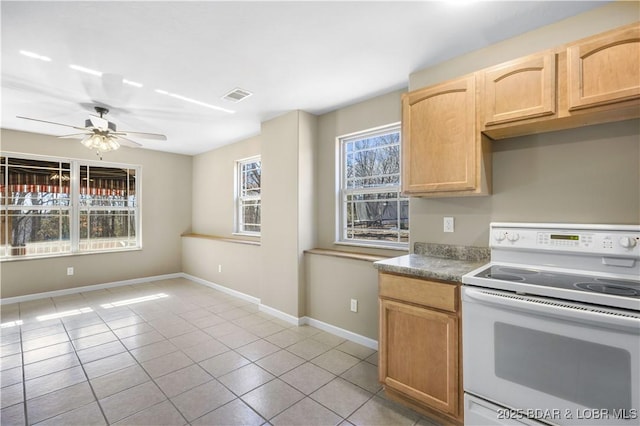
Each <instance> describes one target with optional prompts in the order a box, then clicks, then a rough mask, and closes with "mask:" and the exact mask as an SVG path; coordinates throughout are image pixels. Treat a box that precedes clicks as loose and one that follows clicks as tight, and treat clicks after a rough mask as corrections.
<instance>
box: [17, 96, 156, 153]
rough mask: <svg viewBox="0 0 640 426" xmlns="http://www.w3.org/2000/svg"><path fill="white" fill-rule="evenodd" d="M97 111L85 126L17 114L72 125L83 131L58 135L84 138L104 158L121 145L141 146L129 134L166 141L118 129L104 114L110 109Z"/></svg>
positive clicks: (44, 121)
mask: <svg viewBox="0 0 640 426" xmlns="http://www.w3.org/2000/svg"><path fill="white" fill-rule="evenodd" d="M94 109H95V111H96V113H98V114H99V116H97V115H93V114H89V118H88V119H86V120H85V122H84V127H79V126H73V125H70V124H62V123H55V122H53V121H46V120H40V119H37V118H29V117H22V116H17V117H18V118H22V119H25V120H32V121H39V122H41V123H48V124H55V125H57V126H65V127H71V128H72V129H76V130H81V131H82V133H74V134H70V135H62V136H58V137H59V138H78V139H82V141H81V143H82V144H83V145H84V146H86V147H87V148H89V149H95V150H96V153H97V154H98V156H99V157H100V159H102V154H103V153H105V152H108V151H114V150H116V149H118V148H120V145H124V146H129V147H132V148H137V147H141V146H142V145H141V144H139V143H138V142H135V141H132V140H131V139H128V136H133V137H139V138H144V139H155V140H162V141H166V140H167V137H166V136H165V135H162V134H158V133H144V132H130V131H118V130H117V129H116V125H115V123H113V122H111V121H108V120H107V119H106V118H104V116H105V115H106V114H108V113H109V110H108V109H107V108H105V107H102V106H95V107H94Z"/></svg>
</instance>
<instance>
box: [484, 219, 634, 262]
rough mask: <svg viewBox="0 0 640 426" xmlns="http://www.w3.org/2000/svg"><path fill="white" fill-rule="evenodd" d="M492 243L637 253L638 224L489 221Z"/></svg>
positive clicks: (587, 252) (541, 247) (500, 245)
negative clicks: (490, 222)
mask: <svg viewBox="0 0 640 426" xmlns="http://www.w3.org/2000/svg"><path fill="white" fill-rule="evenodd" d="M490 238H491V242H490V245H491V247H502V248H507V247H510V248H513V249H535V250H543V251H545V250H549V251H560V252H575V253H585V254H603V255H621V256H625V257H626V256H631V257H638V256H640V225H584V224H531V223H526V224H525V223H492V224H491V237H490Z"/></svg>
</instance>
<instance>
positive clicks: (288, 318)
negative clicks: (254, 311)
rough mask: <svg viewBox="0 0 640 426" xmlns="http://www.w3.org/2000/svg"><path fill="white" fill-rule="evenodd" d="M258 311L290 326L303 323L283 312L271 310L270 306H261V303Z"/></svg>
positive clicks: (299, 319)
mask: <svg viewBox="0 0 640 426" xmlns="http://www.w3.org/2000/svg"><path fill="white" fill-rule="evenodd" d="M258 309H259V310H260V312H264V313H267V314H269V315H272V316H274V317H276V318H278V319H281V320H282V321H285V322H288V323H289V324H291V325H304V321H303V319H302V318H298V317H294V316H293V315H289V314H287V313H285V312H282V311H279V310H277V309H275V308H272V307H271V306H267V305H263V304H262V303H260V305H259V306H258Z"/></svg>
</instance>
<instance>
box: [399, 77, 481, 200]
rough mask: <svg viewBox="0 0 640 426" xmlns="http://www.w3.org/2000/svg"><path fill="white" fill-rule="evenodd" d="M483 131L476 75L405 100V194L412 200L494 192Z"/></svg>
mask: <svg viewBox="0 0 640 426" xmlns="http://www.w3.org/2000/svg"><path fill="white" fill-rule="evenodd" d="M483 140H484V139H483V137H482V136H481V134H480V132H479V129H478V126H477V115H476V83H475V76H474V75H471V76H466V77H463V78H460V79H457V80H453V81H449V82H446V83H442V84H438V85H435V86H430V87H426V88H424V89H420V90H416V91H413V92H409V93H406V94H405V95H404V96H403V98H402V166H403V169H402V192H403V193H404V194H406V195H412V196H425V197H428V196H436V197H442V196H459V195H480V194H485V193H487V192H488V185H487V183H486V178H485V176H486V173H485V166H484V164H483V159H484V157H485V155H484V154H485V153H486V150H484V151H483V149H482V147H483Z"/></svg>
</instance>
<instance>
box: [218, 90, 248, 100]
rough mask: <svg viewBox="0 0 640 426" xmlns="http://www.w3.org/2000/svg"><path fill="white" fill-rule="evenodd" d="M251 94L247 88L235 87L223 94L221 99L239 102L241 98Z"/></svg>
mask: <svg viewBox="0 0 640 426" xmlns="http://www.w3.org/2000/svg"><path fill="white" fill-rule="evenodd" d="M251 95H253V93H251V92H249V91H248V90H244V89H239V88H237V87H236V88H235V89H233V90H232V91H230V92H229V93H227V94H226V95H224V96H223V97H222V99H224V100H225V101H230V102H240V101H241V100H243V99H245V98H248V97H249V96H251Z"/></svg>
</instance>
